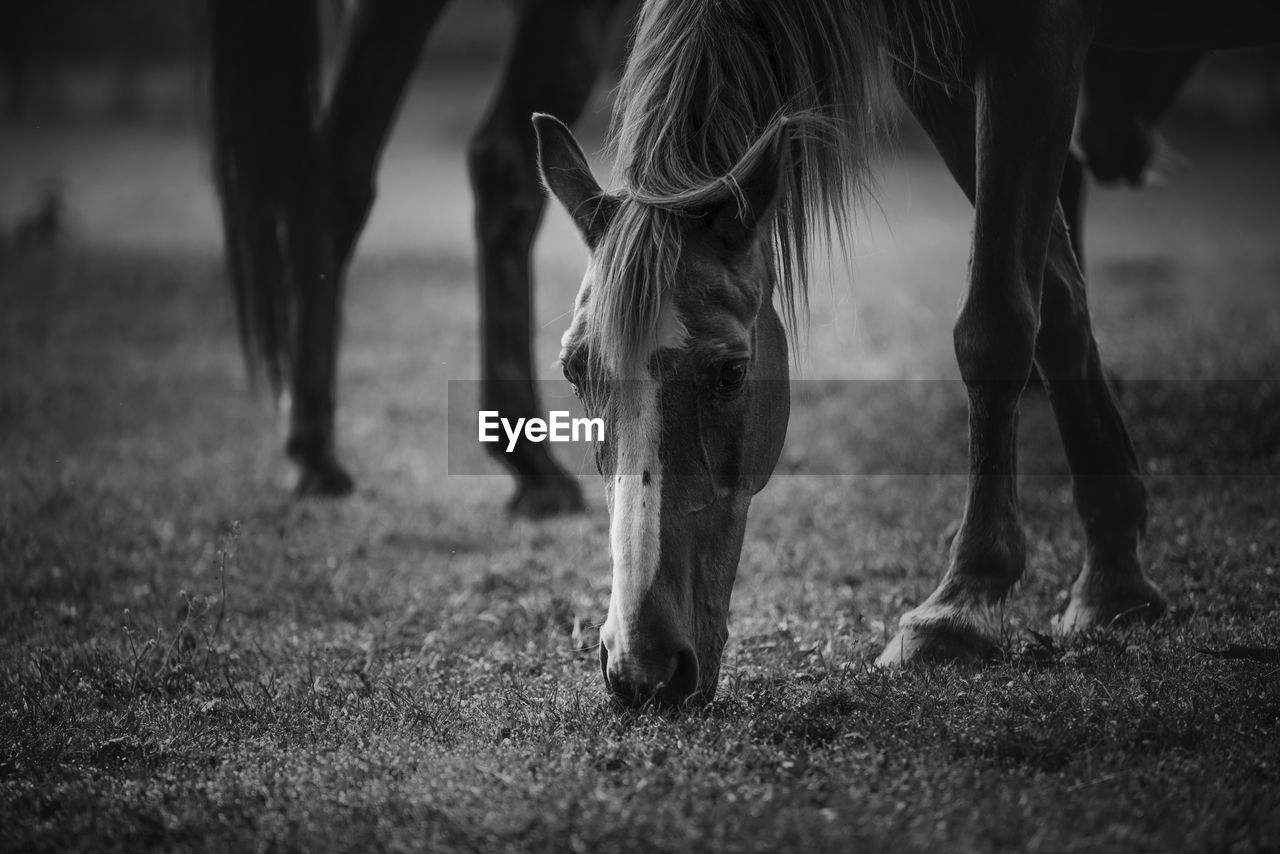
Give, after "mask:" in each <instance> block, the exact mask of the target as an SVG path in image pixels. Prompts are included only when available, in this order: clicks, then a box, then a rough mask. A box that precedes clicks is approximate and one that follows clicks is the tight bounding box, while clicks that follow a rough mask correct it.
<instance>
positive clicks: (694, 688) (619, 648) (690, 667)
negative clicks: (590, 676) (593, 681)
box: [600, 625, 699, 706]
mask: <svg viewBox="0 0 1280 854" xmlns="http://www.w3.org/2000/svg"><path fill="white" fill-rule="evenodd" d="M600 672H601V674H602V675H603V676H604V681H605V685H606V686H608V688H609V693H610V694H611V695H613V697H614V699H616V700H617V701H618V702H620V703H623V704H624V705H627V706H647V705H656V706H679V705H682V704H684V703H686V702H688V701H689V700H691V699H693V698H694V697H696V696H697V695H698V692H699V678H698V677H699V671H698V656H697V653H695V652H694V650H693V647H692V646H690V645H688V644H684V643H678V642H677V643H656V644H644V645H637V644H627V643H624V642H622V639H621V638H620V636H619V633H617V632H613V631H610V627H609V626H607V625H606V626H605V627H603V628H601V630H600Z"/></svg>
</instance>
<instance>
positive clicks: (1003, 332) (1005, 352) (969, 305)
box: [953, 287, 1038, 389]
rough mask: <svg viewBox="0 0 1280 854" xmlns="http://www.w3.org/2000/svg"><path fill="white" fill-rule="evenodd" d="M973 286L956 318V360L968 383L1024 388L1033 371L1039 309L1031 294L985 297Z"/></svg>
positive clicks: (980, 290)
mask: <svg viewBox="0 0 1280 854" xmlns="http://www.w3.org/2000/svg"><path fill="white" fill-rule="evenodd" d="M982 291H983V289H981V288H976V287H975V288H973V289H971V290H970V293H969V296H968V297H967V298H966V299H965V302H964V305H963V306H962V307H961V309H960V314H959V316H958V317H957V318H956V323H955V327H954V330H953V338H954V344H955V351H956V363H957V364H958V365H959V367H960V376H961V377H962V378H963V379H964V381H965V384H966V385H968V386H970V387H973V386H975V385H982V384H987V383H1008V384H1010V385H1012V386H1015V387H1017V388H1018V389H1021V388H1022V386H1023V385H1025V384H1026V382H1027V378H1028V377H1029V376H1030V375H1031V367H1032V362H1033V357H1034V354H1035V341H1036V328H1037V325H1038V317H1037V314H1038V312H1037V309H1036V307H1035V306H1034V305H1033V304H1032V302H1031V299H1030V296H1029V295H1028V294H1021V295H1017V296H1013V297H1009V296H1003V295H1002V296H1001V297H998V298H993V297H983V296H982V295H981V294H982Z"/></svg>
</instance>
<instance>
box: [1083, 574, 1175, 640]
mask: <svg viewBox="0 0 1280 854" xmlns="http://www.w3.org/2000/svg"><path fill="white" fill-rule="evenodd" d="M1167 610H1168V605H1166V604H1165V600H1164V596H1162V595H1161V593H1160V591H1159V590H1158V589H1156V586H1155V585H1154V584H1152V583H1151V582H1150V581H1147V580H1146V579H1145V578H1143V579H1141V584H1140V585H1139V586H1138V587H1136V588H1135V589H1133V590H1129V591H1126V592H1125V593H1124V594H1122V595H1120V594H1114V593H1113V594H1112V595H1110V596H1107V597H1106V598H1105V599H1102V598H1100V597H1096V596H1095V597H1089V596H1082V595H1077V594H1072V596H1071V602H1070V604H1068V605H1067V610H1066V611H1065V612H1064V613H1063V615H1062V616H1061V617H1060V618H1059V619H1058V631H1059V632H1061V633H1062V634H1064V635H1070V634H1075V633H1077V632H1083V631H1087V630H1089V629H1107V628H1113V627H1118V626H1124V625H1128V624H1130V623H1134V622H1137V621H1143V622H1147V623H1150V622H1153V621H1155V620H1157V619H1159V618H1160V617H1161V616H1163V615H1164V612H1165V611H1167Z"/></svg>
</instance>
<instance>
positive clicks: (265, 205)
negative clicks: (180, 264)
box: [208, 0, 320, 398]
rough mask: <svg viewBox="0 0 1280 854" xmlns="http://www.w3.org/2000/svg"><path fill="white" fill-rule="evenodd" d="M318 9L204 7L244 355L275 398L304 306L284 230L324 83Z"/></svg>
mask: <svg viewBox="0 0 1280 854" xmlns="http://www.w3.org/2000/svg"><path fill="white" fill-rule="evenodd" d="M314 6H315V4H312V3H305V2H301V3H298V2H295V3H269V4H267V5H266V6H263V7H261V8H258V7H257V4H253V3H247V2H243V0H242V2H238V3H237V2H229V0H216V2H213V0H211V2H210V3H209V4H208V14H209V26H210V34H211V37H212V49H211V57H210V60H211V65H212V68H211V75H210V77H211V84H212V97H211V118H212V122H213V142H214V146H213V147H214V152H213V169H214V178H215V181H216V183H217V187H218V195H219V201H220V203H221V210H222V222H223V231H224V240H225V245H226V255H227V265H228V274H229V276H228V277H229V279H230V282H231V293H232V297H233V299H234V301H235V314H236V326H237V330H238V333H239V339H240V349H241V352H242V354H243V356H244V360H245V366H246V369H247V371H248V374H249V379H250V382H251V383H253V384H254V385H256V384H257V382H258V380H259V379H260V378H261V377H262V376H265V377H266V380H267V382H268V384H269V386H270V389H271V391H272V393H273V395H274V396H276V397H277V398H278V397H279V395H280V392H281V390H282V389H283V387H284V383H285V378H286V377H287V375H288V372H289V369H290V353H291V351H292V340H293V335H294V330H293V327H294V324H295V318H296V314H297V302H298V294H297V283H296V282H295V281H294V279H295V276H294V272H295V271H293V270H292V269H290V253H289V250H288V243H289V237H290V236H289V235H288V233H287V228H288V222H289V217H288V215H287V213H288V206H289V205H290V204H291V201H290V200H291V199H292V198H293V196H294V195H296V193H295V190H296V188H295V187H293V186H292V183H291V182H294V181H296V173H297V169H296V168H294V166H293V164H294V163H295V162H296V160H297V158H298V157H299V156H300V153H299V152H300V151H301V150H302V149H303V146H304V145H305V144H306V135H307V134H309V133H310V128H311V123H312V119H313V113H314V101H315V98H316V93H317V87H318V81H319V79H320V78H319V56H318V45H319V31H318V25H319V24H318V19H317V18H316V16H315V9H314ZM300 12H302V13H305V14H299V13H300Z"/></svg>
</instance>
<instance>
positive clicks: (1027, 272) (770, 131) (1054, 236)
mask: <svg viewBox="0 0 1280 854" xmlns="http://www.w3.org/2000/svg"><path fill="white" fill-rule="evenodd" d="M1277 38H1280V9H1277V8H1275V7H1268V6H1266V5H1265V4H1261V3H1256V2H1252V0H1225V2H1219V3H1215V4H1212V5H1210V4H1206V3H1200V2H1192V0H1187V2H1179V3H1161V4H1152V3H1149V2H1146V0H1035V2H1028V0H1007V2H976V1H975V0H897V2H888V1H887V0H788V2H780V0H778V2H766V0H717V2H705V0H647V2H646V3H645V4H644V6H643V8H642V10H641V12H640V15H639V19H638V22H637V28H636V31H635V36H634V44H633V48H632V52H631V55H630V58H629V60H628V64H627V66H626V69H625V71H624V74H623V78H622V81H621V84H620V87H619V93H618V100H617V103H616V107H615V114H614V122H613V128H612V149H613V153H614V156H615V158H616V161H617V164H618V167H619V171H620V173H621V186H620V187H619V188H618V189H616V190H615V191H613V192H606V191H605V190H603V189H602V188H601V186H600V184H599V183H598V182H597V180H596V179H595V177H594V176H593V175H592V172H591V170H590V168H589V166H588V164H587V161H586V159H585V157H584V156H583V152H582V149H581V148H580V146H578V144H577V143H576V141H575V140H574V138H573V135H572V132H571V131H570V130H569V129H568V128H567V127H566V126H565V125H564V124H562V123H561V122H559V121H558V120H556V119H555V118H553V117H551V116H548V115H539V116H535V118H534V120H533V121H534V126H535V130H536V133H537V136H538V144H539V164H540V173H541V175H542V178H543V181H544V183H545V184H546V186H547V188H548V190H549V191H550V193H551V194H552V195H554V196H555V197H556V198H557V199H558V201H559V202H560V204H561V205H562V206H563V207H564V209H565V210H566V211H567V212H568V213H569V215H570V217H571V218H572V219H573V221H574V223H575V224H576V227H577V229H578V231H579V233H580V234H581V236H582V238H583V241H584V242H585V244H586V246H587V249H588V258H589V261H588V265H587V269H586V273H585V275H584V277H583V281H582V284H581V287H580V290H579V292H578V295H577V297H576V299H575V302H574V308H573V312H572V318H571V320H570V323H569V326H568V329H567V330H566V332H565V333H564V336H563V339H562V350H561V362H562V364H563V366H564V372H565V376H566V378H567V379H568V381H569V382H570V383H572V384H573V385H574V387H575V389H576V390H577V391H578V393H579V394H580V395H581V396H582V397H583V399H584V401H585V403H586V406H587V409H588V411H589V412H591V413H593V414H596V415H597V416H599V417H602V418H603V420H604V422H605V425H606V432H605V435H606V439H605V441H604V442H603V443H601V445H600V446H599V447H598V449H597V463H598V465H599V468H600V472H601V475H602V477H603V480H604V488H605V493H606V497H607V504H608V507H609V513H610V524H609V550H610V558H611V564H612V587H611V592H610V600H609V609H608V616H607V618H606V620H605V622H604V624H603V625H602V626H601V628H600V648H599V656H600V669H601V673H602V675H603V677H604V680H605V683H606V685H607V687H608V690H609V691H610V693H611V694H612V695H614V696H615V697H616V698H618V699H619V700H621V701H623V702H628V703H649V702H654V703H658V704H679V703H684V702H688V701H690V700H694V699H697V700H703V701H705V700H709V699H711V698H713V697H714V694H715V691H716V686H717V682H718V672H719V667H720V660H721V655H722V652H723V648H724V644H725V640H726V638H727V634H728V628H727V626H728V609H729V598H730V592H731V590H732V587H733V583H734V577H735V574H736V571H737V565H738V561H739V558H740V555H741V548H742V541H743V535H744V531H745V527H746V519H747V513H748V509H749V507H750V504H751V501H752V497H753V496H754V495H755V494H756V493H758V492H759V491H760V490H761V489H763V488H764V486H765V485H766V483H767V482H768V480H769V476H770V474H771V472H772V469H773V467H774V465H775V464H776V462H777V459H778V456H779V453H780V449H781V447H782V442H783V438H784V436H785V432H786V427H787V421H788V395H787V384H788V340H789V339H790V340H794V337H795V336H794V333H795V331H796V329H797V327H798V325H799V323H800V322H801V320H802V317H803V315H804V311H805V283H806V275H805V274H806V259H807V251H808V249H809V248H810V245H811V244H812V243H813V242H814V240H815V239H817V238H821V237H827V238H828V239H830V238H832V237H835V238H839V237H840V236H841V234H843V233H845V232H844V229H845V227H846V224H847V218H848V211H849V205H850V199H851V197H852V196H853V195H854V194H856V193H857V192H859V191H861V190H865V188H866V185H867V182H866V175H867V168H868V166H867V164H868V156H869V152H870V151H872V150H873V148H874V146H875V145H876V143H877V140H878V139H879V138H880V137H881V135H882V134H881V131H882V122H881V121H879V119H878V112H877V109H876V107H877V105H878V103H879V102H880V101H881V100H882V99H881V94H882V91H883V87H885V86H886V85H888V84H892V85H893V86H894V87H895V88H896V89H897V91H898V92H899V93H900V94H901V96H902V98H903V100H904V101H905V102H906V104H907V106H908V108H909V109H910V111H911V112H912V113H913V114H914V116H915V117H916V119H917V120H918V121H919V122H920V124H921V126H922V127H923V128H924V130H925V131H926V133H927V134H928V136H929V137H930V138H931V140H932V141H933V143H934V145H935V146H936V148H937V149H938V151H939V153H940V154H941V155H942V158H943V160H944V161H945V163H946V165H947V167H948V169H949V171H950V173H951V174H952V176H953V177H954V179H955V180H956V182H957V183H958V184H959V186H960V187H961V189H962V190H963V191H964V192H965V194H966V195H967V196H968V198H969V199H970V201H971V202H972V204H973V206H974V228H973V237H972V256H971V262H970V267H969V271H968V281H967V287H966V289H965V293H964V297H963V299H962V301H961V304H960V307H959V311H958V314H957V317H956V320H955V324H954V334H953V341H954V348H955V353H956V359H957V363H958V365H959V369H960V374H961V377H962V379H963V382H964V384H965V387H966V389H967V394H968V408H969V418H968V426H969V455H968V462H969V474H968V481H967V488H966V497H965V505H964V511H963V515H962V518H961V521H960V525H959V529H958V532H957V533H956V536H955V537H954V539H953V541H952V546H951V550H950V556H949V561H948V565H947V567H946V570H945V572H944V573H943V575H942V578H941V580H940V582H939V583H938V585H937V587H936V589H935V590H934V591H933V593H932V594H931V595H930V596H929V597H928V598H927V599H926V600H925V601H924V602H922V603H921V604H919V605H917V606H916V607H914V608H912V609H911V610H909V611H908V612H907V613H905V614H904V615H902V617H901V619H900V621H899V623H898V627H897V632H896V634H895V635H894V637H893V638H892V640H890V641H889V643H888V644H887V645H886V646H885V647H884V649H883V651H882V652H881V654H880V655H879V657H878V658H877V660H876V663H877V664H878V665H880V666H886V667H898V666H904V665H909V664H916V663H927V662H937V661H947V662H954V661H971V660H983V659H987V658H989V657H991V656H993V655H996V654H998V652H999V646H998V637H999V635H998V630H997V625H996V621H995V613H996V608H997V606H998V605H999V604H1000V603H1002V602H1003V601H1004V600H1005V598H1006V597H1007V596H1008V595H1009V593H1010V592H1011V590H1012V589H1013V587H1014V585H1015V584H1017V583H1018V581H1019V580H1020V579H1022V577H1023V575H1024V571H1025V567H1026V560H1027V558H1026V555H1027V543H1026V538H1025V535H1024V533H1023V529H1022V525H1021V523H1020V520H1019V511H1018V495H1017V461H1016V447H1015V440H1016V434H1017V422H1018V409H1019V400H1020V396H1021V393H1022V391H1023V389H1024V387H1025V386H1026V384H1027V380H1028V377H1029V376H1030V375H1031V373H1032V371H1033V370H1035V371H1037V372H1038V373H1039V376H1040V378H1041V381H1042V382H1043V384H1044V387H1045V388H1046V390H1047V391H1048V394H1049V398H1050V401H1051V404H1052V407H1053V411H1054V415H1055V419H1056V421H1057V424H1058V427H1059V432H1060V434H1061V438H1062V442H1063V445H1064V448H1065V450H1066V456H1067V460H1068V463H1069V466H1070V469H1071V473H1072V478H1073V494H1074V500H1075V506H1076V510H1077V512H1078V514H1079V516H1080V519H1081V522H1082V523H1083V529H1084V536H1085V558H1084V562H1083V566H1082V568H1081V569H1080V571H1079V574H1078V576H1077V577H1076V580H1075V582H1074V583H1073V584H1072V586H1071V592H1070V599H1069V601H1068V604H1067V606H1066V610H1065V612H1064V613H1063V614H1062V615H1061V616H1060V618H1059V621H1058V625H1059V628H1060V630H1061V631H1062V632H1064V633H1068V634H1070V633H1075V632H1080V631H1082V630H1085V629H1090V628H1094V627H1106V626H1110V625H1113V624H1115V623H1117V622H1119V621H1124V620H1131V619H1146V620H1152V619H1155V618H1157V617H1158V616H1160V615H1161V614H1162V613H1163V612H1164V611H1165V610H1166V604H1165V599H1164V597H1163V595H1162V594H1161V592H1160V590H1159V589H1158V588H1157V586H1156V585H1155V584H1154V583H1153V582H1152V581H1151V580H1150V579H1149V578H1148V577H1147V575H1146V574H1145V572H1144V571H1143V568H1142V564H1141V561H1140V558H1139V544H1140V542H1141V540H1142V537H1143V535H1144V532H1145V529H1146V522H1147V516H1148V506H1147V493H1146V490H1145V487H1144V484H1143V480H1142V476H1141V471H1140V467H1139V464H1138V459H1137V456H1136V454H1135V452H1134V448H1133V444H1132V442H1131V440H1130V437H1129V434H1128V431H1127V429H1126V426H1125V422H1124V419H1123V417H1122V416H1121V413H1120V410H1119V408H1118V407H1117V404H1116V401H1115V399H1114V397H1113V395H1112V391H1111V389H1110V387H1109V385H1108V382H1107V378H1106V375H1105V373H1104V370H1103V366H1102V358H1101V356H1100V354H1099V351H1098V346H1097V343H1096V341H1095V339H1094V335H1093V331H1092V327H1091V322H1090V318H1089V310H1088V304H1087V301H1086V294H1085V280H1084V276H1083V274H1082V272H1081V269H1080V265H1079V263H1078V262H1077V259H1076V256H1075V253H1074V252H1073V250H1072V246H1071V242H1070V237H1069V234H1068V230H1067V226H1066V223H1065V221H1064V217H1063V214H1062V207H1061V205H1060V204H1059V194H1060V192H1061V189H1062V182H1063V177H1064V167H1065V165H1066V164H1067V162H1068V157H1069V149H1070V145H1071V138H1072V128H1073V119H1074V114H1075V111H1076V106H1077V98H1078V95H1079V92H1080V88H1081V78H1082V76H1083V74H1084V71H1083V69H1084V65H1085V57H1086V55H1087V52H1088V50H1089V48H1090V46H1091V45H1100V46H1102V47H1103V48H1105V49H1110V48H1115V49H1122V50H1138V51H1146V50H1164V49H1175V50H1178V51H1182V52H1200V51H1205V50H1211V49H1219V48H1230V47H1238V46H1244V45H1247V44H1252V43H1257V42H1261V41H1270V40H1274V39H1277ZM775 302H776V303H777V307H775Z"/></svg>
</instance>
